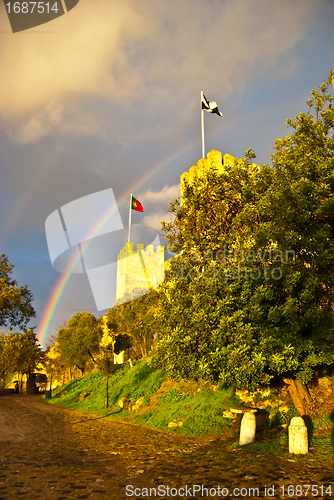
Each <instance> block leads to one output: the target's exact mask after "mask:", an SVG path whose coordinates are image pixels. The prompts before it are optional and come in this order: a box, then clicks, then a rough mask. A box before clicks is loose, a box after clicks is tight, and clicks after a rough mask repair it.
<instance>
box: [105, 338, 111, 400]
mask: <svg viewBox="0 0 334 500" xmlns="http://www.w3.org/2000/svg"><path fill="white" fill-rule="evenodd" d="M104 355H105V359H106V360H107V384H106V397H105V401H104V407H105V408H108V407H109V399H108V379H109V359H110V358H111V355H112V351H111V349H110V347H108V348H107V349H106V350H105V351H104Z"/></svg>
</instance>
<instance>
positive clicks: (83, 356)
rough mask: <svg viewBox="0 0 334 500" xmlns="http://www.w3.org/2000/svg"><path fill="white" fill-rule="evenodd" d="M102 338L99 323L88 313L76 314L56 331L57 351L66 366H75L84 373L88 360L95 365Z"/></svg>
mask: <svg viewBox="0 0 334 500" xmlns="http://www.w3.org/2000/svg"><path fill="white" fill-rule="evenodd" d="M101 337H102V326H101V321H100V320H98V319H96V318H95V316H93V315H92V314H91V313H89V312H85V311H84V312H83V313H76V314H75V315H74V316H72V318H70V319H69V320H68V322H67V325H66V326H65V327H62V328H60V329H59V331H58V335H57V349H58V352H59V355H60V359H61V361H62V362H63V363H64V365H66V366H73V365H76V366H78V368H80V370H81V371H82V372H83V373H84V371H85V365H86V363H87V362H88V361H89V360H92V361H93V362H94V363H96V360H95V357H94V355H95V354H97V353H99V348H100V340H101Z"/></svg>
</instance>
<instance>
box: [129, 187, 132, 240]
mask: <svg viewBox="0 0 334 500" xmlns="http://www.w3.org/2000/svg"><path fill="white" fill-rule="evenodd" d="M131 204H132V193H131V194H130V203H129V232H128V242H129V243H130V230H131V210H132V207H131Z"/></svg>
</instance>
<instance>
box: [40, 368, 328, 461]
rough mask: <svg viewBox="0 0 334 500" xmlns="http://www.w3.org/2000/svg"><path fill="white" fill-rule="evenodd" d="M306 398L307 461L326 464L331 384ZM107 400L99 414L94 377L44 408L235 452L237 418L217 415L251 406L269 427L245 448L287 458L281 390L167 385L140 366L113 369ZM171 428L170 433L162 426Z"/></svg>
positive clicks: (65, 389) (99, 382)
mask: <svg viewBox="0 0 334 500" xmlns="http://www.w3.org/2000/svg"><path fill="white" fill-rule="evenodd" d="M310 392H311V396H312V399H313V401H314V402H313V405H312V407H311V408H310V412H309V415H307V416H306V417H304V420H305V422H306V425H307V427H308V434H309V441H310V453H309V455H308V456H309V457H311V456H312V455H317V460H320V459H322V458H324V459H325V458H329V457H331V458H332V456H333V446H334V444H333V443H334V438H333V436H334V429H333V421H334V417H333V415H334V399H333V394H334V380H333V379H332V378H331V377H323V378H321V379H319V380H318V382H317V384H316V385H314V386H313V387H311V388H310ZM108 394H109V408H108V409H105V408H104V403H105V395H106V376H105V374H102V373H101V372H99V371H95V372H92V373H90V374H89V375H86V376H85V377H82V378H81V379H77V380H72V381H71V382H69V383H68V384H65V385H64V386H62V387H60V388H58V389H56V390H54V391H53V393H52V396H53V397H52V399H49V400H48V402H49V403H50V404H59V405H62V406H65V407H67V408H72V409H77V410H82V411H87V412H91V413H94V414H96V415H100V416H103V415H105V416H106V417H112V418H119V419H124V420H127V421H130V422H134V423H137V424H141V425H145V426H149V427H152V428H155V429H161V430H165V431H169V432H173V433H177V434H181V435H187V436H205V435H210V434H211V435H212V434H220V435H222V434H223V435H224V439H226V443H227V441H229V442H230V445H232V446H238V434H239V425H238V424H239V423H240V420H241V417H238V419H237V422H236V425H234V422H233V420H231V419H228V418H224V417H223V412H224V411H225V410H229V409H230V408H231V407H235V406H239V407H240V406H253V407H254V406H255V407H257V408H259V409H262V411H263V412H264V413H265V412H267V414H268V413H270V420H269V427H268V428H266V429H262V430H259V432H257V435H256V442H255V443H254V444H253V445H247V448H249V450H250V451H252V452H254V453H265V454H266V453H275V454H278V455H286V456H289V455H288V425H289V422H290V420H291V418H292V417H293V416H296V415H297V412H296V410H295V408H294V407H293V405H292V403H291V401H290V398H289V395H288V393H287V389H284V388H283V389H280V390H278V389H274V390H268V389H265V390H263V391H262V392H261V391H257V392H256V393H254V394H253V395H249V394H248V393H247V396H246V391H237V393H235V391H234V389H233V388H223V387H219V386H218V387H217V386H211V387H210V385H209V384H198V383H195V382H189V381H188V382H187V381H181V382H172V381H170V380H167V378H166V374H165V373H164V371H163V370H156V369H153V368H152V367H150V366H149V365H148V364H147V363H146V362H145V361H144V360H142V361H139V362H137V363H136V364H135V365H134V366H133V368H130V367H129V366H128V365H116V366H113V367H112V369H111V373H110V376H109V391H108ZM121 398H127V400H129V401H130V402H131V403H132V404H134V403H136V402H138V400H139V401H141V403H142V406H140V407H139V408H136V407H135V408H132V409H124V408H123V409H122V408H121V407H120V406H119V404H118V402H119V401H120V399H121ZM239 398H240V399H239ZM242 400H243V401H242ZM130 406H131V404H130ZM138 406H139V405H138ZM171 422H173V423H174V427H169V426H168V424H170V423H171Z"/></svg>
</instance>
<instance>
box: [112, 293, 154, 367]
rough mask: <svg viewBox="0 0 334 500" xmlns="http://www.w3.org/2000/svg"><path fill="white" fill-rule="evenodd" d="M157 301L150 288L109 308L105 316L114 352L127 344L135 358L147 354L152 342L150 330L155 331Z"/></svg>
mask: <svg viewBox="0 0 334 500" xmlns="http://www.w3.org/2000/svg"><path fill="white" fill-rule="evenodd" d="M157 301H158V295H157V292H156V291H155V290H152V291H150V292H149V293H147V294H145V295H142V296H141V297H138V298H137V299H134V300H132V301H129V302H126V303H125V304H121V305H118V306H116V307H113V308H112V309H109V311H108V312H107V314H106V317H107V322H108V325H109V328H110V330H111V332H112V333H113V335H114V340H115V346H114V349H115V352H119V351H121V350H123V349H126V348H127V347H128V346H129V347H131V348H132V351H133V352H134V353H135V355H136V357H137V359H140V358H145V357H146V356H147V355H148V352H149V350H150V347H151V343H152V331H157V321H156V319H155V314H154V313H155V310H156V305H157ZM122 346H123V347H122Z"/></svg>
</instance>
